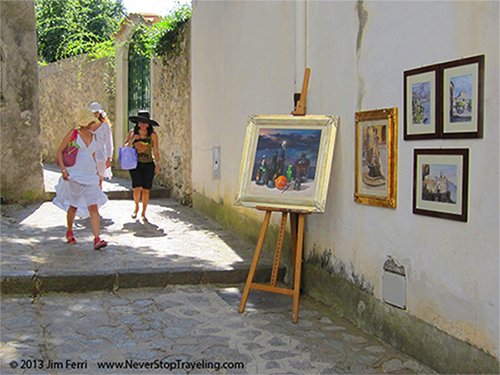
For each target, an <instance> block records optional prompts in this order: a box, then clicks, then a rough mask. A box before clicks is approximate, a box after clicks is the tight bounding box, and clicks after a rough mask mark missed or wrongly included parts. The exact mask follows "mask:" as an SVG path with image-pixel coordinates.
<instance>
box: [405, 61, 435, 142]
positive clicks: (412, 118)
mask: <svg viewBox="0 0 500 375" xmlns="http://www.w3.org/2000/svg"><path fill="white" fill-rule="evenodd" d="M403 76H404V137H403V138H404V139H405V140H412V139H430V138H439V130H440V129H439V126H440V117H439V116H440V102H441V101H440V96H439V95H438V93H439V92H440V90H439V85H440V82H441V80H440V70H439V66H438V65H432V66H427V67H423V68H418V69H412V70H407V71H405V72H404V74H403Z"/></svg>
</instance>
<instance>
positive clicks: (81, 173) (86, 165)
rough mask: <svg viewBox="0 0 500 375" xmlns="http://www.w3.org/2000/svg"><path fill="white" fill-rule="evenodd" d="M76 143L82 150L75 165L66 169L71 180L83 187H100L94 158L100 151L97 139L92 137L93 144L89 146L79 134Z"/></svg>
mask: <svg viewBox="0 0 500 375" xmlns="http://www.w3.org/2000/svg"><path fill="white" fill-rule="evenodd" d="M76 143H77V144H78V146H80V148H79V149H78V153H77V154H76V162H75V165H73V166H72V167H67V168H66V170H67V171H68V174H69V180H70V181H74V182H78V183H79V184H82V185H94V184H96V185H99V176H98V175H97V167H96V163H95V160H94V156H93V154H94V153H95V152H96V151H97V149H98V143H97V141H96V139H95V137H92V142H90V144H89V145H88V146H87V145H86V144H85V142H84V141H83V139H82V137H80V134H78V137H77V138H76Z"/></svg>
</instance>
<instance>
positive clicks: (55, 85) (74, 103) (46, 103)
mask: <svg viewBox="0 0 500 375" xmlns="http://www.w3.org/2000/svg"><path fill="white" fill-rule="evenodd" d="M113 75H114V72H113V67H112V64H111V63H108V59H107V58H102V59H99V60H94V61H90V60H89V58H88V57H87V56H85V55H82V56H78V57H74V58H69V59H65V60H61V61H58V62H55V63H51V64H48V65H47V66H42V67H40V68H39V86H40V127H41V147H42V159H43V161H44V162H54V160H55V154H56V151H57V148H58V146H59V143H60V142H61V140H62V137H63V136H64V134H66V132H67V131H68V130H69V129H71V128H72V127H73V126H74V124H73V122H72V117H73V116H74V113H75V111H77V110H78V109H79V108H81V107H85V106H87V105H88V103H90V102H91V101H98V102H99V103H101V105H102V106H103V107H104V109H105V110H106V112H107V114H108V116H109V118H110V120H111V123H113V124H114V118H115V116H114V110H115V98H114V88H113V86H114V76H113Z"/></svg>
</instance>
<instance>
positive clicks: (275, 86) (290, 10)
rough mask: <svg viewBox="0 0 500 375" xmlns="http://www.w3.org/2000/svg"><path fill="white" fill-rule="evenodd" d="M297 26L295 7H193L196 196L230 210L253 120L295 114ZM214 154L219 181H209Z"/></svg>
mask: <svg viewBox="0 0 500 375" xmlns="http://www.w3.org/2000/svg"><path fill="white" fill-rule="evenodd" d="M294 20H295V7H294V5H293V3H292V2H289V3H279V2H271V3H264V2H240V1H238V2H234V3H228V2H213V1H197V2H196V3H195V5H194V9H193V18H192V28H193V29H192V38H191V39H192V41H191V42H192V47H191V53H192V61H193V64H194V65H193V66H192V82H193V83H192V105H193V110H192V122H193V134H192V141H193V151H192V152H193V174H192V176H193V186H194V190H195V191H196V192H198V193H201V194H203V195H205V196H207V197H209V198H212V199H215V200H217V201H225V202H226V203H227V204H229V205H231V204H232V202H233V201H234V198H235V197H234V193H235V188H236V186H235V185H236V183H237V180H238V175H239V167H240V166H239V162H240V160H241V154H242V151H243V142H244V135H245V128H246V124H247V119H248V116H249V115H251V114H257V113H275V112H276V111H278V112H282V113H289V112H290V111H291V110H292V107H293V77H294V72H295V66H294V56H295V42H294V37H293V36H294V34H293V33H294V32H295V29H294V22H295V21H294ZM216 146H220V148H221V179H220V180H217V179H213V178H212V148H213V147H216ZM242 212H245V211H242Z"/></svg>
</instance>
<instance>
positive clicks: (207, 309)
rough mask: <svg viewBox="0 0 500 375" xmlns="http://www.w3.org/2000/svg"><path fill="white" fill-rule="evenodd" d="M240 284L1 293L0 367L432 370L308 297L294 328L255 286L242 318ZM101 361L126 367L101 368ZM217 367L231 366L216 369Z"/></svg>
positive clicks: (12, 370) (284, 309) (281, 303)
mask: <svg viewBox="0 0 500 375" xmlns="http://www.w3.org/2000/svg"><path fill="white" fill-rule="evenodd" d="M241 289H242V285H241V284H240V285H237V286H236V287H234V286H232V287H227V286H226V287H224V286H213V285H212V286H207V285H203V286H169V287H166V288H163V289H152V288H150V289H135V290H132V289H128V290H117V291H115V292H103V291H101V292H92V293H85V294H79V293H73V294H49V295H44V296H42V297H37V298H35V299H32V298H28V297H17V296H16V297H14V296H11V297H9V296H4V297H3V298H2V304H1V316H2V320H1V328H2V329H1V335H0V336H1V346H0V354H1V360H0V370H1V373H2V374H34V373H36V374H66V373H67V374H82V375H83V374H101V373H102V374H158V373H161V374H170V373H172V374H188V373H189V374H207V373H219V374H370V373H371V374H379V373H392V374H403V373H404V374H429V373H433V371H432V370H431V369H429V368H427V367H425V366H423V365H421V364H420V363H418V362H417V361H415V360H413V359H411V358H409V357H407V356H406V355H404V354H402V353H400V352H397V351H395V350H394V349H392V348H391V347H389V346H387V345H385V344H382V343H380V342H378V341H376V340H375V339H374V338H373V337H371V336H369V335H366V334H364V333H363V332H361V331H360V330H358V329H357V328H355V327H354V326H352V325H351V324H349V323H348V322H347V321H345V320H343V319H341V318H339V317H337V316H334V315H332V314H331V312H330V311H329V310H328V309H327V308H325V307H324V306H323V305H320V304H318V303H316V302H314V301H313V300H311V299H309V298H307V297H304V298H302V299H301V303H300V309H301V312H300V320H299V323H298V324H293V323H292V322H291V299H290V297H287V296H279V295H272V296H270V295H269V294H266V293H263V292H257V291H252V292H251V294H250V298H249V301H248V304H247V309H246V311H245V312H244V313H243V314H239V313H238V311H237V308H238V303H239V301H240V298H241V294H240V291H241ZM103 362H107V363H108V366H119V365H120V366H125V365H128V366H129V367H128V368H122V369H117V368H116V367H115V368H114V369H111V368H108V369H102V368H99V367H98V366H99V365H102V364H103ZM112 362H114V364H111V363H112ZM35 366H36V367H37V368H36V369H33V367H35ZM47 366H51V367H52V368H51V369H48V368H47ZM72 366H73V367H72ZM147 366H149V368H147ZM191 366H193V367H191ZM197 366H199V367H197ZM219 366H226V367H229V368H221V369H220V370H219V371H216V368H217V367H219ZM20 367H25V368H24V369H21V368H20ZM26 367H31V369H26ZM174 367H175V368H174Z"/></svg>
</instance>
